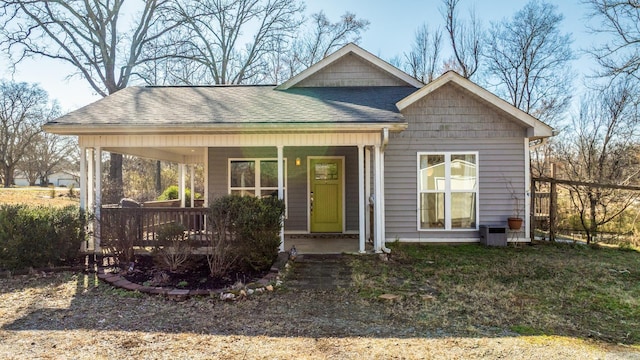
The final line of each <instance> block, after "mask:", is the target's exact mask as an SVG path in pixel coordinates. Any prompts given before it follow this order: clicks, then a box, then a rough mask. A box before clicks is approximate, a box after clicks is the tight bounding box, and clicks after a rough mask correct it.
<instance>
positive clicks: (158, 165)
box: [156, 160, 162, 195]
mask: <svg viewBox="0 0 640 360" xmlns="http://www.w3.org/2000/svg"><path fill="white" fill-rule="evenodd" d="M156 194H157V195H160V194H162V162H161V161H160V160H158V161H157V162H156Z"/></svg>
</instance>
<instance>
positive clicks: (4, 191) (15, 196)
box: [0, 187, 79, 207]
mask: <svg viewBox="0 0 640 360" xmlns="http://www.w3.org/2000/svg"><path fill="white" fill-rule="evenodd" d="M74 191H75V194H76V195H77V194H78V192H77V190H74ZM78 203H79V202H78V198H77V197H75V198H71V197H69V189H67V188H54V189H50V188H42V187H16V188H0V205H1V204H28V205H34V206H40V205H42V206H54V207H64V206H67V205H78Z"/></svg>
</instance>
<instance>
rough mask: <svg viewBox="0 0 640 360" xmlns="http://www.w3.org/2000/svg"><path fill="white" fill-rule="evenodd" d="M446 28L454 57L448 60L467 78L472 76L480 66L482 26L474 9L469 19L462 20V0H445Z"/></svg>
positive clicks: (443, 12) (454, 68) (453, 68)
mask: <svg viewBox="0 0 640 360" xmlns="http://www.w3.org/2000/svg"><path fill="white" fill-rule="evenodd" d="M442 2H443V4H444V10H443V11H442V15H443V16H444V18H445V24H446V25H445V29H446V31H447V34H448V36H449V43H450V45H451V50H452V51H453V59H451V60H450V61H448V62H447V64H449V66H450V67H451V68H452V70H456V71H458V72H459V73H460V74H461V75H462V76H464V77H465V78H471V77H472V76H473V75H474V74H475V73H476V71H478V67H479V66H480V57H481V55H482V54H481V50H482V46H481V39H482V37H483V31H482V26H481V24H480V21H479V20H478V18H477V16H476V14H475V12H474V11H471V12H470V18H469V20H468V21H461V20H460V19H459V13H458V3H459V2H460V0H443V1H442Z"/></svg>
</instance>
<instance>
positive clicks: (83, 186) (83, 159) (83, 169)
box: [80, 146, 87, 211]
mask: <svg viewBox="0 0 640 360" xmlns="http://www.w3.org/2000/svg"><path fill="white" fill-rule="evenodd" d="M80 210H82V211H86V210H87V149H86V148H85V147H84V146H82V147H80Z"/></svg>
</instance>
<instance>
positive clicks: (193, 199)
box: [189, 164, 196, 208]
mask: <svg viewBox="0 0 640 360" xmlns="http://www.w3.org/2000/svg"><path fill="white" fill-rule="evenodd" d="M189 175H190V177H191V208H194V207H195V205H196V192H195V190H194V189H195V187H196V166H195V165H193V164H191V173H190V174H189Z"/></svg>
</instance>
